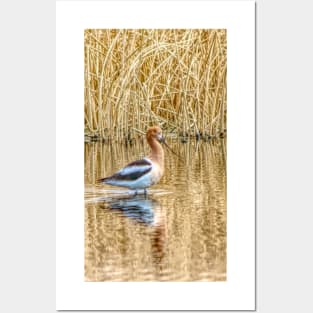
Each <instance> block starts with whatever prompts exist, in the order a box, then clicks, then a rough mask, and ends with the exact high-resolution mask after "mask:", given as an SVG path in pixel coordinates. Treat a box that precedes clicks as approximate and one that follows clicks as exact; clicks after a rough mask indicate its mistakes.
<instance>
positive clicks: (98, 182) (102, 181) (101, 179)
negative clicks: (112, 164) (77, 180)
mask: <svg viewBox="0 0 313 313" xmlns="http://www.w3.org/2000/svg"><path fill="white" fill-rule="evenodd" d="M109 178H110V177H104V178H99V179H97V180H96V182H97V184H103V183H106V182H107V180H108V179H109Z"/></svg>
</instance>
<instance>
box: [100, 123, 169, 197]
mask: <svg viewBox="0 0 313 313" xmlns="http://www.w3.org/2000/svg"><path fill="white" fill-rule="evenodd" d="M146 138H147V142H148V144H149V146H150V147H151V153H150V155H149V156H148V157H145V158H143V159H141V160H137V161H134V162H132V163H129V164H128V165H126V166H125V167H123V168H122V169H121V170H119V171H118V172H116V173H114V174H113V175H112V176H109V177H105V178H101V179H99V180H98V182H99V183H105V184H108V185H113V186H119V187H126V188H129V189H133V190H136V193H135V194H137V190H138V189H144V192H145V194H146V193H147V190H146V189H147V188H148V187H150V186H151V185H154V184H156V183H158V182H159V180H160V179H161V177H162V175H163V173H164V151H163V148H162V146H161V143H163V142H165V139H164V137H163V136H162V130H161V128H160V127H158V126H154V127H150V128H149V129H148V131H147V135H146Z"/></svg>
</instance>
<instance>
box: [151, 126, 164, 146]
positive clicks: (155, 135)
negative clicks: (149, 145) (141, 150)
mask: <svg viewBox="0 0 313 313" xmlns="http://www.w3.org/2000/svg"><path fill="white" fill-rule="evenodd" d="M152 139H156V140H157V141H159V142H164V137H163V135H162V129H161V128H160V127H159V126H153V127H150V128H148V131H147V140H148V141H150V140H152Z"/></svg>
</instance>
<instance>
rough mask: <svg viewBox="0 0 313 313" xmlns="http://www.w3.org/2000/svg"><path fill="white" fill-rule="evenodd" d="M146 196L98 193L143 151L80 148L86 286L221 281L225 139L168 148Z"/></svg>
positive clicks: (116, 146) (141, 146) (114, 190)
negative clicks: (100, 181)
mask: <svg viewBox="0 0 313 313" xmlns="http://www.w3.org/2000/svg"><path fill="white" fill-rule="evenodd" d="M168 143H169V145H170V146H171V148H172V149H173V150H174V151H176V152H178V153H179V154H180V155H181V156H182V159H183V161H180V160H179V159H178V158H177V157H176V156H175V155H174V154H172V153H171V152H169V151H166V150H165V173H164V176H163V178H162V179H161V181H160V182H159V183H158V184H157V185H155V186H153V187H151V188H150V189H149V191H148V195H147V196H144V195H137V196H135V197H134V196H133V195H132V194H129V192H128V190H127V189H123V188H118V187H113V186H108V185H100V186H99V185H97V184H96V183H95V182H96V179H97V178H100V177H104V176H108V175H110V174H112V173H113V172H115V171H116V170H118V169H119V168H121V167H122V166H124V165H126V164H127V163H129V162H131V161H134V160H136V159H139V158H141V157H144V156H145V155H147V154H148V153H149V148H148V146H147V144H146V143H145V142H143V141H135V142H134V143H133V144H132V145H128V146H126V145H124V144H121V143H112V144H107V143H102V142H93V143H85V280H86V281H223V280H226V139H218V140H213V141H210V142H203V141H198V142H197V141H189V142H187V143H181V142H180V141H178V140H172V141H168Z"/></svg>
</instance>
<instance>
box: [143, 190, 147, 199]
mask: <svg viewBox="0 0 313 313" xmlns="http://www.w3.org/2000/svg"><path fill="white" fill-rule="evenodd" d="M144 195H145V197H147V189H146V188H144Z"/></svg>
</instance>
